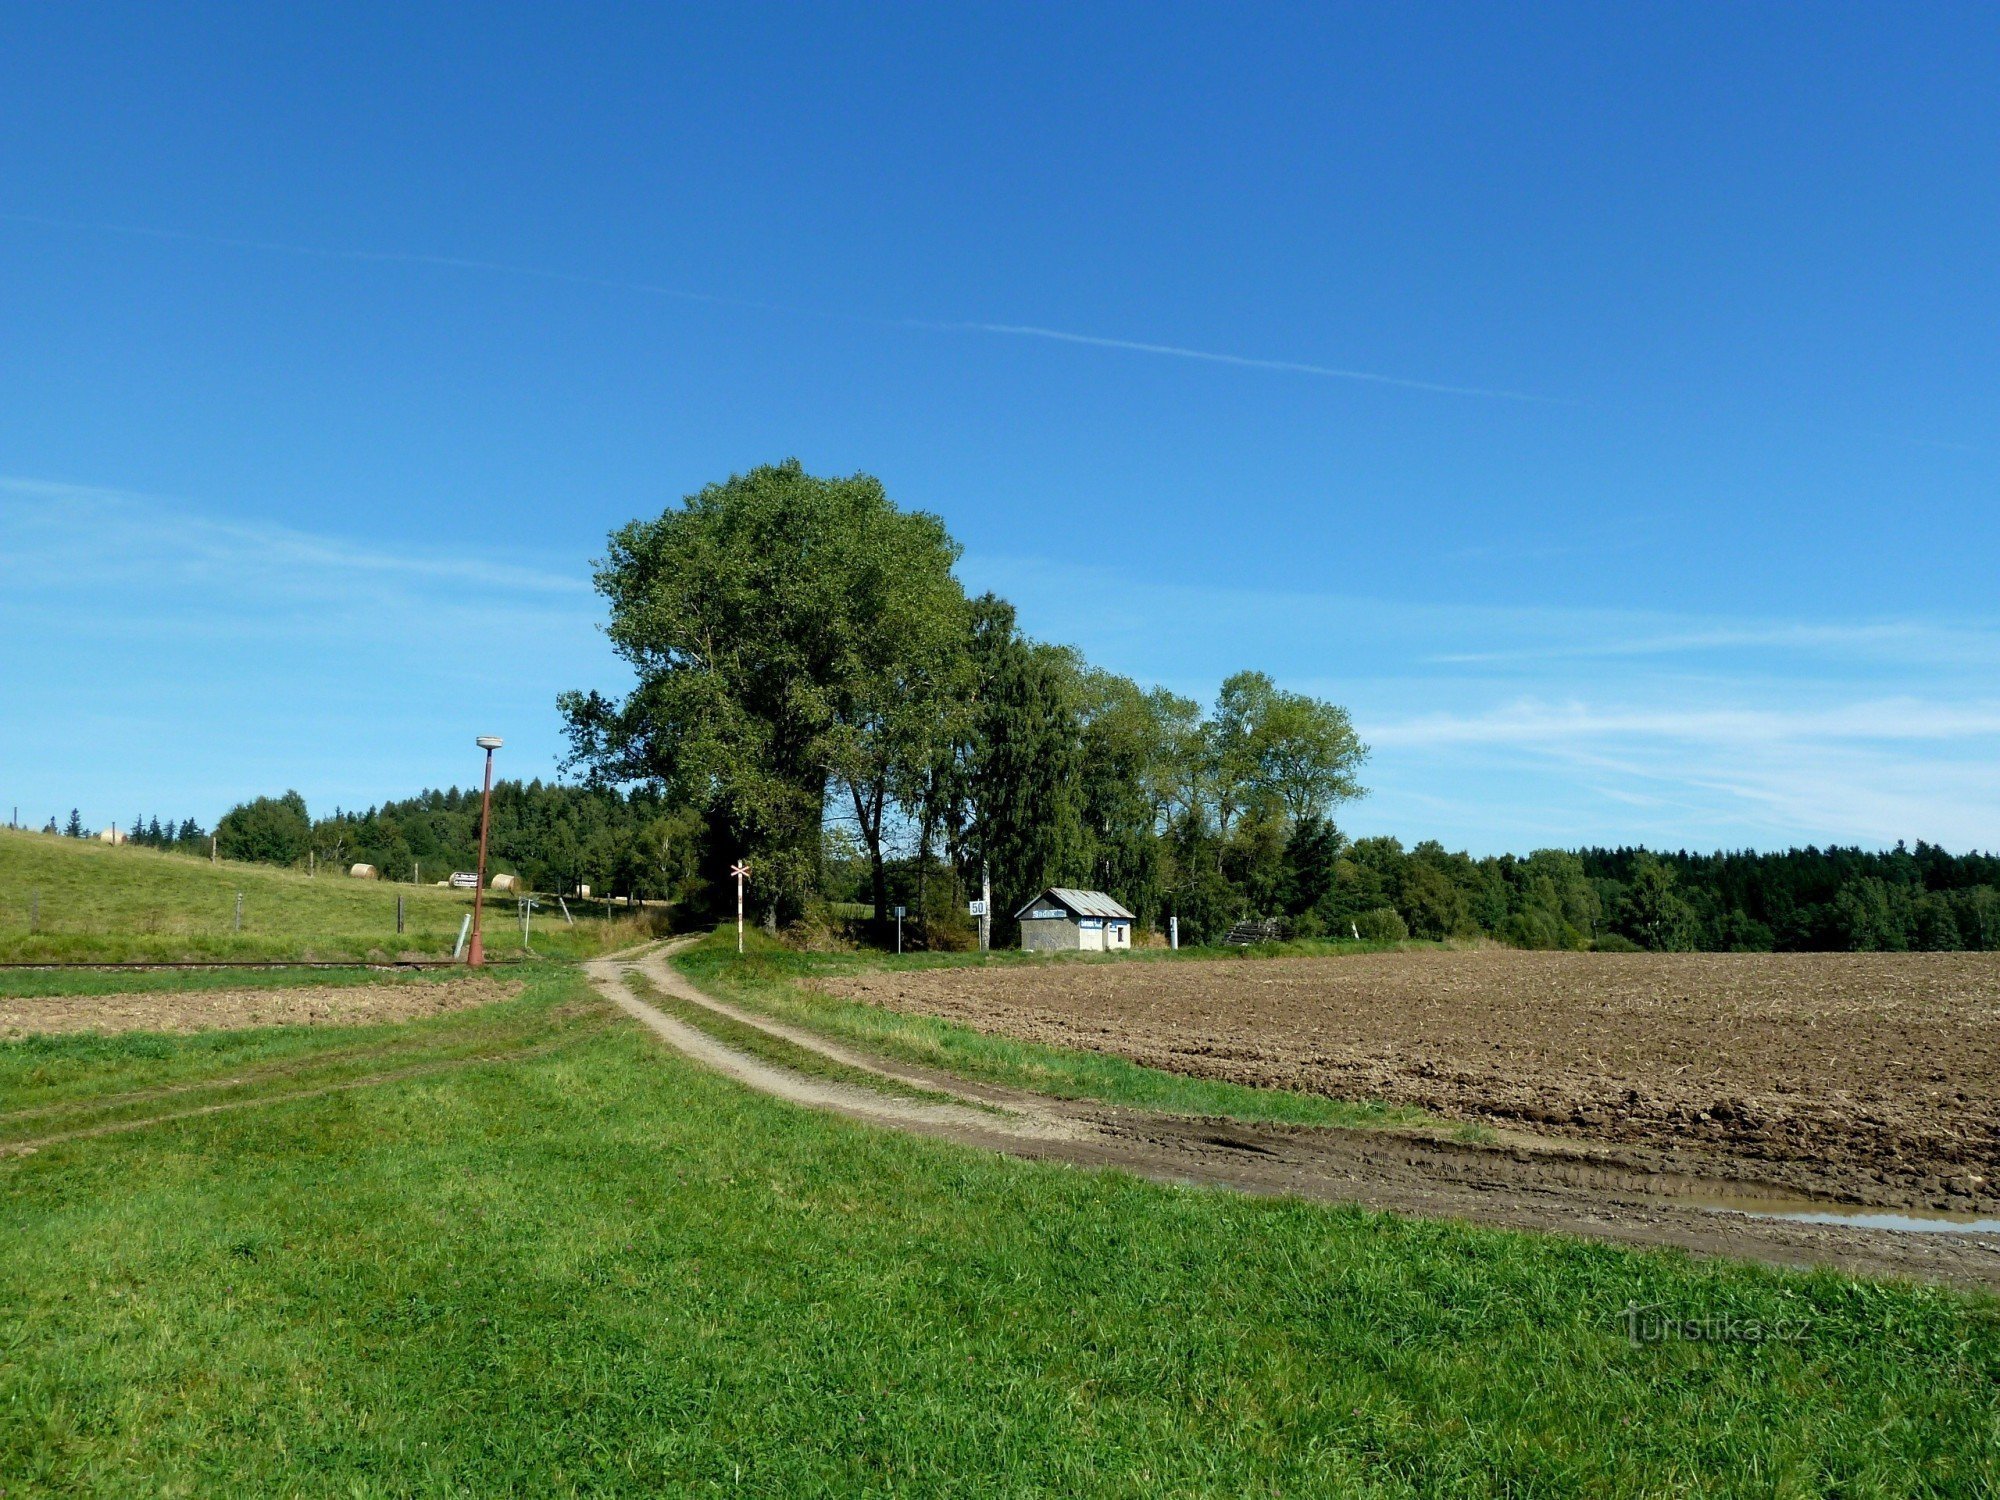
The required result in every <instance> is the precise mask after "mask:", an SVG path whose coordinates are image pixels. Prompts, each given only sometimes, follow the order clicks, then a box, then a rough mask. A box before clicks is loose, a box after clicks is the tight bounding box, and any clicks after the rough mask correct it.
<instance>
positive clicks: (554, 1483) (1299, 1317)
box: [0, 964, 2000, 1496]
mask: <svg viewBox="0 0 2000 1500" xmlns="http://www.w3.org/2000/svg"><path fill="white" fill-rule="evenodd" d="M204 1104H228V1105H232V1106H233V1107H230V1108H222V1109H216V1110H213V1111H211V1112H207V1113H194V1112H192V1110H193V1108H198V1107H200V1106H202V1105H204ZM149 1120H150V1121H151V1122H152V1123H144V1122H146V1121H149ZM95 1126H121V1127H126V1128H122V1129H114V1130H107V1131H104V1132H102V1133H97V1134H83V1133H79V1132H81V1131H87V1130H89V1129H91V1128H93V1127H95ZM0 1142H4V1143H5V1145H6V1147H7V1148H8V1153H9V1154H6V1155H0V1219H4V1222H5V1223H6V1224H7V1225H8V1233H7V1235H6V1237H5V1239H4V1241H0V1351H4V1352H0V1411H4V1412H5V1413H6V1417H5V1420H4V1422H0V1475H4V1479H3V1480H0V1483H4V1485H5V1487H6V1488H7V1490H8V1491H9V1493H11V1494H22V1493H69V1494H103V1495H121V1496H122V1495H130V1494H135V1493H139V1494H146V1493H150V1494H179V1495H203V1496H206V1495H218V1494H266V1493H272V1492H286V1493H289V1492H301V1493H338V1494H343V1495H385V1494H460V1493H479V1494H522V1495H527V1494H535V1495H543V1494H585V1493H589V1494H617V1493H625V1494H649V1495H650V1494H660V1493H698V1494H699V1493H717V1494H753V1495H785V1496H790V1495H799V1494H882V1493H895V1492H904V1493H919V1494H927V1495H930V1494H964V1495H992V1494H1030V1493H1063V1494H1092V1495H1172V1494H1197V1493H1199V1494H1213V1493H1225V1494H1246V1493H1260V1494H1261V1493H1273V1494H1297V1495H1325V1494H1346V1493H1372V1494H1384V1495H1401V1494H1408V1495H1435V1494H1441V1493H1451V1494H1515V1495H1519V1494H1605V1493H1654V1494H1699V1493H1711V1494H1715V1493H1741V1492H1744V1491H1746V1490H1747V1491H1752V1492H1756V1493H1768V1494H1781V1495H1784V1494H1791V1495H1807V1494H1824V1493H1841V1494H1904V1493H1930V1494H1938V1495H1966V1494H1978V1493H1990V1492H1992V1491H1993V1489H1994V1488H1995V1487H1996V1486H1997V1485H2000V1458H1996V1454H1997V1453H2000V1444H1996V1442H1995V1438H1996V1391H2000V1319H1996V1312H2000V1307H1996V1304H1995V1303H1994V1302H1993V1300H1992V1299H1987V1298H1979V1297H1973V1296H1967V1295H1964V1294H1960V1293H1956V1292H1951V1291H1946V1290H1941V1289H1936V1288H1927V1287H1916V1286H1902V1285H1886V1284H1872V1283H1864V1282H1857V1281H1853V1280H1848V1279H1843V1278H1840V1277H1837V1276H1833V1275H1829V1274H1824V1273H1815V1274H1794V1273H1784V1272H1777V1271H1771V1270H1766V1269H1758V1268H1751V1267H1743V1266H1737V1265H1732V1264H1723V1263H1713V1262H1696V1261H1691V1260H1689V1259H1687V1258H1685V1257H1683V1256H1680V1255H1677V1254H1671V1253H1660V1252H1635V1251H1629V1250H1624V1249H1618V1248H1614V1247H1609V1246H1604V1245H1596V1244H1584V1243H1580V1242H1574V1241H1570V1240H1565V1239H1561V1238H1555V1237H1533V1236H1527V1235H1521V1234H1513V1233H1505V1232H1496V1231H1487V1230H1480V1229H1474V1228H1469V1227H1465V1226H1461V1225H1454V1224H1443V1223H1427V1222H1418V1221H1409V1220H1401V1219H1397V1218H1393V1217H1387V1216H1380V1215H1372V1214H1368V1213H1364V1212H1360V1211H1357V1210H1351V1209H1340V1208H1327V1207H1321V1206H1313V1205H1308V1204H1304V1203H1297V1202H1286V1201H1271V1200H1261V1199H1250V1198H1243V1197H1237V1196H1233V1195H1230V1194H1226V1193H1220V1192H1214V1191H1204V1190H1194V1189H1182V1188H1175V1187H1171V1186H1165V1185H1160V1184H1156V1183H1151V1182H1144V1181H1139V1180H1136V1179H1133V1178H1129V1177H1126V1176H1123V1175H1120V1174H1116V1173H1105V1172H1090V1171H1082V1170H1076V1169H1071V1168H1065V1167H1060V1166H1050V1165H1040V1164H1032V1163H1026V1162H1020V1161H1014V1160H1008V1159H1001V1158H997V1157H993V1156H990V1155H986V1154H983V1153H981V1152H978V1151H974V1150H970V1149H964V1148H958V1147H952V1146H948V1145H944V1144H939V1143H933V1142H927V1141H922V1140H917V1139H911V1138H906V1137H902V1136H896V1135H891V1134H888V1133H884V1132H881V1131H878V1130H875V1129H872V1128H869V1127H865V1126H861V1125H857V1124H852V1123H848V1122H844V1121H840V1120H835V1119H829V1118H825V1117H822V1116H819V1115H816V1114H813V1113H809V1112H806V1111H802V1110H798V1109H795V1108H792V1107H790V1106H788V1105H785V1104H782V1103H778V1102H775V1101H772V1100H769V1099H766V1098H763V1097H760V1096H757V1095H754V1094H751V1093H749V1092H747V1091H745V1090H743V1089H741V1088H739V1087H737V1086H735V1085H733V1084H730V1083H728V1082H726V1081H724V1080H722V1079H719V1078H717V1077H715V1076H713V1075H710V1074H707V1073H705V1072H703V1071H701V1070H700V1069H698V1068H696V1067H694V1066H692V1065H690V1064H688V1063H686V1062H685V1061H683V1060H681V1059H680V1058H679V1057H677V1056H676V1055H675V1054H673V1053H671V1052H670V1051H668V1050H666V1049H664V1048H663V1047H662V1046H661V1045H660V1044H659V1043H658V1042H657V1041H656V1040H655V1039H653V1038H652V1037H651V1036H650V1035H649V1034H647V1033H645V1032H644V1031H642V1030H641V1029H640V1028H639V1027H637V1026H636V1025H634V1024H632V1023H630V1022H629V1021H627V1020H626V1019H625V1018H624V1017H623V1016H622V1015H620V1014H619V1013H617V1012H615V1011H612V1010H611V1009H610V1008H609V1007H607V1006H605V1005H603V1004H602V1003H601V1002H600V1001H599V1000H597V999H596V998H595V997H594V996H593V995H592V993H591V991H590V990H589V988H588V986H587V984H586V983H585V981H584V979H583V977H582V975H581V974H580V972H579V971H578V970H577V969H575V968H574V967H573V966H569V965H562V964H550V965H546V966H538V967H536V968H534V969H532V970H530V971H527V988H526V990H525V991H524V992H523V993H522V994H521V995H520V997H519V998H517V999H514V1000H511V1001H507V1002H503V1003H501V1004H499V1005H496V1006H491V1007H485V1008H482V1009H479V1010H472V1011H466V1012H461V1013H457V1014H454V1015H450V1016H444V1017H438V1018H434V1019H430V1020H426V1021H422V1022H416V1023H410V1024H406V1025H401V1026H384V1027H372V1028H338V1029H328V1030H325V1031H289V1032H276V1031H263V1032H245V1033H234V1034H223V1035H209V1036H197V1037H178V1038H166V1037H158V1036H150V1037H149V1036H137V1035H135V1036H128V1037H120V1038H91V1037H79V1038H62V1039H44V1040H42V1041H40V1042H34V1043H27V1044H22V1043H15V1044H8V1045H6V1046H0ZM36 1143H39V1144H36ZM29 1145H33V1147H34V1149H33V1150H32V1151H31V1152H30V1153H29V1154H20V1151H21V1148H22V1147H24V1146H29ZM1634 1306H1639V1307H1647V1308H1655V1309H1661V1310H1664V1311H1665V1312H1666V1313H1669V1314H1671V1315H1674V1316H1677V1317H1681V1318H1710V1319H1714V1318H1724V1317H1727V1318H1732V1319H1734V1320H1736V1322H1737V1324H1738V1325H1742V1324H1746V1323H1751V1322H1755V1323H1757V1324H1759V1325H1760V1326H1762V1327H1764V1328H1767V1329H1771V1328H1780V1329H1783V1330H1785V1331H1786V1333H1787V1336H1786V1337H1784V1338H1765V1339H1760V1340H1743V1341H1738V1342H1727V1343H1724V1342H1703V1341H1690V1340H1672V1341H1668V1342H1662V1343H1652V1344H1647V1343H1634V1342H1632V1341H1631V1340H1630V1339H1629V1338H1628V1336H1627V1331H1626V1324H1627V1313H1628V1309H1630V1308H1632V1307H1634Z"/></svg>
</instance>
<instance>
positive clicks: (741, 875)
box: [729, 859, 750, 953]
mask: <svg viewBox="0 0 2000 1500" xmlns="http://www.w3.org/2000/svg"><path fill="white" fill-rule="evenodd" d="M729 873H730V874H731V875H734V876H735V877H736V951H737V952H738V953H741V952H742V951H743V882H744V881H746V880H748V879H749V878H750V866H749V865H748V864H746V863H745V862H744V861H742V860H740V859H739V860H738V861H737V862H736V863H735V864H733V865H731V866H730V867H729Z"/></svg>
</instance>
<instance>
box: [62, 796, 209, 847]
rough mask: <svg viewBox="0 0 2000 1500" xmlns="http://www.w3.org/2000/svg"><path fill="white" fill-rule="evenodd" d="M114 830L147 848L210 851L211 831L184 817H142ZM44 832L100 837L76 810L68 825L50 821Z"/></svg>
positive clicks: (74, 809) (75, 837) (80, 836)
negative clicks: (84, 823) (209, 832)
mask: <svg viewBox="0 0 2000 1500" xmlns="http://www.w3.org/2000/svg"><path fill="white" fill-rule="evenodd" d="M112 827H113V828H115V829H116V830H117V833H118V836H119V838H120V840H121V841H122V842H124V843H128V844H138V845H140V846H141V847H143V848H147V849H174V850H179V851H181V852H183V853H186V852H190V851H192V850H195V849H200V850H201V851H203V852H204V853H205V852H207V849H208V830H207V829H206V828H203V827H202V826H201V824H199V823H197V822H196V821H195V820H194V819H193V818H183V819H181V821H180V822H178V823H176V822H175V821H174V820H173V819H172V818H167V819H164V820H162V819H161V817H160V815H159V814H158V813H155V814H153V815H152V817H150V818H148V817H146V816H144V815H143V814H142V815H141V816H139V817H135V818H134V819H133V820H132V821H131V822H129V823H124V824H113V825H112ZM42 832H43V833H53V834H57V835H60V836H61V837H63V838H70V839H94V838H96V837H97V836H98V835H97V834H95V833H93V832H92V831H91V830H89V829H88V828H85V827H84V826H83V814H82V812H81V811H79V810H78V809H76V808H74V807H72V808H71V809H70V810H69V821H68V822H66V823H62V824H58V823H57V821H56V820H55V819H54V818H50V819H49V821H48V824H47V826H45V827H44V828H43V829H42Z"/></svg>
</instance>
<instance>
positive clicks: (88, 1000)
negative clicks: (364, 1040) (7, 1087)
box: [0, 976, 521, 1038]
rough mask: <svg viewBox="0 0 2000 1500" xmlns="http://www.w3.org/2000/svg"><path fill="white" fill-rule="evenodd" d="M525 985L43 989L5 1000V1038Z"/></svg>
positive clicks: (302, 1017)
mask: <svg viewBox="0 0 2000 1500" xmlns="http://www.w3.org/2000/svg"><path fill="white" fill-rule="evenodd" d="M520 992H521V984H520V981H518V980H507V979H494V978H491V977H488V976H481V977H479V978H466V979H446V980H437V981H426V980H416V979H407V980H399V981H389V982H385V983H382V984H355V985H310V986H299V987H286V988H281V989H262V990H259V989H232V990H185V991H181V992H178V993H176V992H173V991H164V990H162V991H152V992H148V993H144V994H133V995H43V996H34V997H30V998H25V999H4V1000H0V1038H8V1037H21V1036H31V1035H36V1034H49V1033H55V1032H80V1031H94V1032H113V1031H177V1032H186V1031H227V1030H234V1029H237V1028H240V1027H246V1026H365V1025H370V1024H373V1023H375V1022H381V1021H411V1020H415V1019H417V1018H418V1017H421V1016H440V1015H443V1014H445V1013H446V1012H447V1011H454V1010H465V1009H468V1008H470V1007H471V1006H474V1005H486V1004H490V1003H491V1002H492V1001H495V1000H506V999H511V998H512V997H513V996H515V995H518V994H519V993H520Z"/></svg>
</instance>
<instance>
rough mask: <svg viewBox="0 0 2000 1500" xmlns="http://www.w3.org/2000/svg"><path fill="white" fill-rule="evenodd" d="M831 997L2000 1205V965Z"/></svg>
mask: <svg viewBox="0 0 2000 1500" xmlns="http://www.w3.org/2000/svg"><path fill="white" fill-rule="evenodd" d="M821 988H822V989H824V990H825V991H826V992H827V993H829V994H832V995H836V996H839V997H842V998H848V999H856V1000H863V1001H867V1002H870V1003H872V1004H876V1005H883V1006H887V1007H890V1008H893V1009H897V1010H904V1011H912V1012H919V1013H924V1014H930V1015H937V1016H943V1017H947V1018H949V1019H951V1020H954V1021H959V1022H962V1023H965V1024H967V1025H970V1026H973V1027H975V1028H977V1029H979V1030H982V1031H987V1032H993V1033H997V1034H1002V1035H1007V1036H1012V1037H1017V1038H1021V1039H1024V1040H1028V1041H1036V1042H1044V1043H1049V1044H1052V1045H1057V1046H1063V1047H1078V1048H1089V1049H1094V1050H1097V1051H1102V1052H1108V1053H1114V1054H1117V1055H1119V1056H1122V1057H1127V1058H1130V1059H1132V1060H1133V1061H1135V1062H1139V1063H1143V1064H1145V1065H1147V1066H1150V1067H1157V1068H1165V1069H1169V1070H1172V1071H1175V1072H1179V1073H1187V1074H1195V1075H1199V1076H1203V1077H1210V1078H1220V1079H1226V1080H1229V1081H1231V1082H1235V1083H1244V1084H1252V1085H1263V1086H1275V1087H1282V1088H1288V1089H1296V1090H1302V1091H1310V1092H1316V1093H1321V1094H1326V1095H1330V1096H1334V1097H1340V1098H1354V1099H1386V1100H1391V1101H1394V1102H1400V1103H1409V1104H1416V1105H1420V1106H1422V1107H1424V1108H1427V1109H1430V1110H1434V1111H1436V1112H1438V1113H1440V1114H1445V1115H1450V1116H1453V1117H1456V1118H1459V1119H1465V1120H1474V1121H1482V1122H1486V1123H1491V1124H1496V1125H1502V1126H1508V1125H1512V1126H1521V1127H1525V1128H1528V1129H1532V1130H1534V1131H1537V1132H1540V1133H1545V1134H1557V1135H1570V1136H1575V1137H1579V1138H1585V1139H1590V1140H1599V1141H1606V1142H1619V1143H1631V1144H1636V1145H1642V1146H1646V1147H1649V1148H1655V1149H1658V1150H1660V1151H1662V1152H1663V1153H1665V1156H1666V1158H1667V1159H1668V1160H1669V1161H1671V1160H1673V1159H1675V1158H1676V1157H1677V1156H1681V1157H1685V1158H1687V1159H1688V1163H1689V1165H1690V1166H1691V1167H1698V1168H1700V1169H1703V1170H1715V1169H1717V1168H1723V1169H1726V1170H1727V1171H1728V1172H1729V1173H1731V1174H1732V1175H1735V1176H1739V1177H1754V1178H1756V1179H1758V1180H1761V1181H1766V1182H1769V1183H1772V1184H1774V1185H1782V1186H1789V1187H1796V1188H1799V1189H1801V1190H1803V1191H1808V1192H1813V1193H1831V1194H1835V1195H1838V1196H1841V1197H1847V1198H1851V1199H1855V1200H1858V1201H1862V1202H1870V1203H1884V1204H1906V1205H1926V1206H1931V1207H1937V1208H1953V1209H1959V1208H1964V1209H1987V1208H1991V1207H1992V1206H1994V1205H1995V1204H1996V1203H2000V955H1994V954H1646V955H1628V954H1570V953H1523V952H1515V951H1512V950H1505V949H1495V950H1482V951H1475V952H1463V953H1454V952H1416V953H1389V954H1376V955H1367V956H1355V957H1340V958H1288V959H1256V960H1214V961H1197V960H1187V961H1146V960H1127V961H1113V962H1051V963H1048V964H1041V965H1007V966H995V967H991V968H964V969H939V970H930V971H916V972H908V971H905V972H882V973H874V974H865V975H861V976H858V977H853V978H843V979H837V980H826V981H822V982H821Z"/></svg>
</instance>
